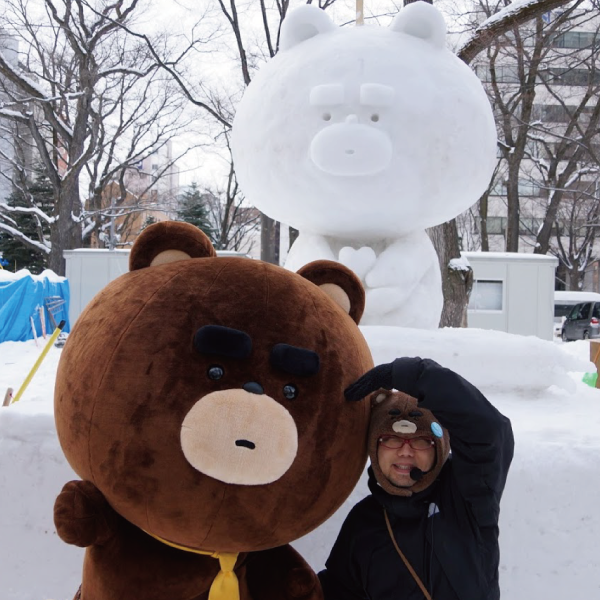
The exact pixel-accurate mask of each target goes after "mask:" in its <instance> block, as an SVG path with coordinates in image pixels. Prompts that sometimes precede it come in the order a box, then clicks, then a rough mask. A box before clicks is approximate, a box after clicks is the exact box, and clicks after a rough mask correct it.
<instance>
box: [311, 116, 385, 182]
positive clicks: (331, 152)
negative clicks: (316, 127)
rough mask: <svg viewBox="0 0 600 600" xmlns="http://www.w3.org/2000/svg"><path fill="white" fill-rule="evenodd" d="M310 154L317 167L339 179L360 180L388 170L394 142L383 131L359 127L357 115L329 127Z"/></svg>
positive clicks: (322, 132) (365, 126)
mask: <svg viewBox="0 0 600 600" xmlns="http://www.w3.org/2000/svg"><path fill="white" fill-rule="evenodd" d="M309 155H310V158H311V160H312V162H313V163H314V164H315V166H316V167H317V168H318V169H320V170H321V171H324V172H325V173H328V174H330V175H336V176H344V175H345V176H350V177H361V176H367V175H375V174H377V173H380V172H381V171H383V170H385V169H386V168H387V167H388V166H389V164H390V162H391V160H392V143H391V141H390V138H389V137H388V136H387V135H386V134H385V133H384V132H383V131H381V130H378V129H375V128H373V127H369V126H368V125H360V124H359V123H358V119H357V117H356V115H348V116H347V117H346V120H345V121H344V123H336V124H335V125H329V126H327V127H325V128H324V129H322V130H321V131H319V133H317V135H315V137H314V138H313V140H312V142H311V144H310V149H309Z"/></svg>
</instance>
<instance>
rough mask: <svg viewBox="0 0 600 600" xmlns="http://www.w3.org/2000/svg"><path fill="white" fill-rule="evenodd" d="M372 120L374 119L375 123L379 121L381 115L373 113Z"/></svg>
mask: <svg viewBox="0 0 600 600" xmlns="http://www.w3.org/2000/svg"><path fill="white" fill-rule="evenodd" d="M371 121H373V123H377V121H379V115H378V114H377V113H374V114H372V115H371Z"/></svg>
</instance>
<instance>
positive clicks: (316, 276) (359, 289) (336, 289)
mask: <svg viewBox="0 0 600 600" xmlns="http://www.w3.org/2000/svg"><path fill="white" fill-rule="evenodd" d="M298 275H301V276H302V277H304V278H305V279H308V280H309V281H311V282H312V283H314V284H315V285H317V286H318V287H320V288H321V290H323V291H324V292H325V293H326V294H327V295H328V296H329V297H330V298H331V299H332V300H333V301H334V302H335V303H336V304H337V305H338V306H340V307H341V308H342V310H344V312H346V313H347V314H349V315H350V317H351V318H352V320H353V321H354V322H355V323H356V324H358V323H359V322H360V318H361V317H362V314H363V311H364V310H365V290H364V288H363V286H362V283H361V282H360V279H359V278H358V277H357V276H356V275H355V274H354V273H353V272H352V271H351V270H350V269H348V268H347V267H345V266H344V265H342V264H340V263H337V262H334V261H332V260H315V261H313V262H310V263H308V264H307V265H304V266H303V267H302V268H301V269H300V270H299V271H298Z"/></svg>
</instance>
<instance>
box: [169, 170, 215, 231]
mask: <svg viewBox="0 0 600 600" xmlns="http://www.w3.org/2000/svg"><path fill="white" fill-rule="evenodd" d="M177 216H178V217H179V219H180V220H181V221H185V222H186V223H191V224H192V225H195V226H196V227H198V229H201V230H202V231H204V233H205V234H206V235H207V236H208V237H209V239H210V241H211V242H214V237H215V236H214V229H213V227H212V225H211V223H210V215H209V212H208V208H207V207H206V203H205V201H204V198H203V197H202V193H201V192H200V190H199V188H198V184H197V183H195V182H194V183H192V185H191V188H190V189H189V190H187V191H186V192H185V193H184V194H183V196H182V198H181V205H180V208H179V210H178V211H177Z"/></svg>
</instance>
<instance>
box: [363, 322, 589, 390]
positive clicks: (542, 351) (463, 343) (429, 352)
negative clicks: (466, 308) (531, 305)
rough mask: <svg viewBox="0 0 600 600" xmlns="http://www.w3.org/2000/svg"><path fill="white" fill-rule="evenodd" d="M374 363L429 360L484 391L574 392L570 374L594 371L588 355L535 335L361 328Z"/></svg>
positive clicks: (482, 331) (471, 330)
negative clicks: (555, 388)
mask: <svg viewBox="0 0 600 600" xmlns="http://www.w3.org/2000/svg"><path fill="white" fill-rule="evenodd" d="M361 330H362V332H363V334H364V336H365V338H366V340H367V342H368V343H369V347H370V348H371V351H372V352H373V359H374V361H375V363H376V364H381V363H385V362H390V361H392V360H394V358H396V357H397V356H399V355H403V356H421V357H427V358H432V359H433V360H435V361H437V362H438V363H440V364H441V365H444V366H445V367H448V368H449V369H452V370H453V371H456V372H457V373H460V374H461V375H462V376H463V377H464V378H465V379H467V380H469V381H470V382H471V383H472V384H473V385H475V386H477V387H478V388H479V389H480V390H481V391H482V392H483V393H485V394H489V393H511V392H514V391H517V392H518V393H531V394H533V393H538V392H541V391H543V390H546V389H547V388H548V387H550V386H553V385H554V386H558V387H559V388H562V389H564V390H565V391H568V392H574V391H575V383H574V381H573V379H572V378H571V377H570V376H569V372H573V371H575V372H586V371H593V370H594V369H595V367H594V365H593V363H591V362H590V361H588V360H587V356H586V357H585V358H584V357H580V356H574V355H572V354H566V353H565V352H564V350H562V347H561V345H559V344H554V343H552V342H547V341H544V340H541V339H539V338H537V337H534V336H519V335H512V334H509V333H504V332H502V331H486V330H483V329H452V328H446V329H438V330H433V331H431V330H423V329H404V328H402V329H401V328H399V327H361Z"/></svg>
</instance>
